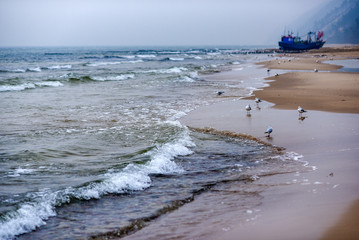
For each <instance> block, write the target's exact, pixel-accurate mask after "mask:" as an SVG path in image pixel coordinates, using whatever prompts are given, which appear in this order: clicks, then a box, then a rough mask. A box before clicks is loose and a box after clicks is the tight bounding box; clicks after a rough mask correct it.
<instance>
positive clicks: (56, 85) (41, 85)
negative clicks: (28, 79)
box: [35, 81, 64, 87]
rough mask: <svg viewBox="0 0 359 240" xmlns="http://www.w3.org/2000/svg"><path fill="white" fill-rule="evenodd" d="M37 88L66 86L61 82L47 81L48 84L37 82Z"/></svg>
mask: <svg viewBox="0 0 359 240" xmlns="http://www.w3.org/2000/svg"><path fill="white" fill-rule="evenodd" d="M35 85H36V86H39V87H62V86H64V84H62V83H61V82H59V81H46V82H36V83H35Z"/></svg>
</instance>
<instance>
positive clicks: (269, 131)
mask: <svg viewBox="0 0 359 240" xmlns="http://www.w3.org/2000/svg"><path fill="white" fill-rule="evenodd" d="M272 132H273V128H272V127H271V126H268V128H267V131H265V132H264V133H267V134H268V135H267V137H270V134H271V133H272Z"/></svg>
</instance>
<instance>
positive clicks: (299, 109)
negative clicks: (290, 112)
mask: <svg viewBox="0 0 359 240" xmlns="http://www.w3.org/2000/svg"><path fill="white" fill-rule="evenodd" d="M298 112H299V116H302V113H305V112H307V111H306V110H304V109H303V108H302V107H301V106H298Z"/></svg>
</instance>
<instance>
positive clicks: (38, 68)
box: [26, 67, 41, 72]
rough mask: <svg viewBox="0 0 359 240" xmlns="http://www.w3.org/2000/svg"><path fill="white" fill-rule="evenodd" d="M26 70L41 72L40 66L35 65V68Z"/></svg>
mask: <svg viewBox="0 0 359 240" xmlns="http://www.w3.org/2000/svg"><path fill="white" fill-rule="evenodd" d="M26 71H27V72H41V68H40V67H35V68H28V69H26Z"/></svg>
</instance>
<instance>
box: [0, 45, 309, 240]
mask: <svg viewBox="0 0 359 240" xmlns="http://www.w3.org/2000/svg"><path fill="white" fill-rule="evenodd" d="M269 58H271V56H269V55H268V54H258V53H257V51H256V49H253V48H248V47H247V48H241V47H226V48H209V47H206V48H201V47H193V48H189V47H188V48H184V47H172V48H171V47H162V48H161V47H153V48H134V47H133V48H115V47H102V48H101V47H86V48H80V47H71V48H69V47H68V48H65V47H63V48H60V47H59V48H55V47H52V48H0V112H1V114H0V126H1V127H0V239H14V238H17V239H85V238H101V236H126V235H127V234H130V233H133V232H136V231H138V230H140V229H141V228H143V227H146V226H148V225H150V224H151V222H152V221H154V220H155V219H157V218H158V217H163V216H165V215H166V214H168V213H169V212H172V211H174V210H179V211H181V207H183V206H184V205H186V204H189V203H191V202H193V201H196V200H195V197H196V196H199V195H201V194H204V193H208V192H210V191H212V190H213V189H214V188H219V187H221V188H228V187H230V186H231V184H236V185H238V184H239V185H240V184H242V183H243V184H244V185H246V191H249V189H250V186H251V185H250V184H249V185H248V183H252V182H255V181H256V179H257V178H260V177H262V176H265V175H270V174H277V173H282V172H288V171H297V169H298V168H299V167H300V166H302V163H299V161H298V159H300V156H299V155H298V154H295V153H285V152H284V153H278V151H276V150H275V149H274V148H273V147H271V146H266V145H263V144H261V143H259V142H256V141H253V140H249V139H240V138H235V137H231V136H225V135H216V134H210V133H204V132H200V131H194V130H191V129H188V128H187V127H186V126H183V125H182V124H181V123H180V122H179V119H180V118H181V117H182V116H185V115H186V114H187V113H188V112H190V111H192V110H195V109H196V108H198V107H200V106H204V105H207V104H211V103H215V102H218V101H225V100H227V101H228V100H231V99H240V98H241V97H246V96H249V95H251V94H252V93H253V90H255V89H260V88H262V87H263V86H264V85H265V83H264V81H263V78H264V77H265V76H266V74H267V73H266V71H265V70H264V69H261V70H257V69H256V68H257V66H255V65H254V62H256V61H260V60H267V59H269ZM229 69H234V70H236V71H243V73H244V74H245V73H246V72H251V74H249V75H250V76H251V77H249V78H248V79H245V80H238V81H227V80H226V79H223V80H221V81H214V80H208V79H206V76H208V75H210V74H215V73H217V72H219V71H227V70H229ZM217 91H224V92H225V94H224V95H223V96H218V95H217V93H216V92H217ZM229 96H233V98H227V97H229ZM234 111H236V110H235V109H234ZM212 193H213V192H212ZM213 194H215V193H213ZM232 198H233V199H237V200H238V201H242V203H243V206H242V207H243V209H244V210H245V212H246V211H247V213H248V210H246V209H249V208H251V206H252V205H253V206H255V205H257V204H258V201H260V199H258V197H253V195H245V194H242V195H241V196H239V195H238V194H237V193H234V194H233V195H232ZM241 199H242V200H241ZM213 201H214V202H215V200H213ZM193 216H196V217H197V218H198V219H199V220H198V221H199V222H200V221H201V218H203V219H204V218H206V217H207V216H206V215H203V216H202V215H201V213H193ZM179 221H180V220H179ZM229 222H230V221H228V223H227V222H226V221H224V222H223V224H230V223H229ZM225 227H228V226H223V228H225Z"/></svg>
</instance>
